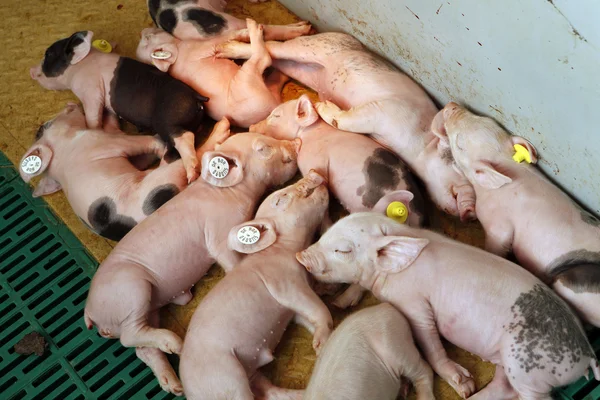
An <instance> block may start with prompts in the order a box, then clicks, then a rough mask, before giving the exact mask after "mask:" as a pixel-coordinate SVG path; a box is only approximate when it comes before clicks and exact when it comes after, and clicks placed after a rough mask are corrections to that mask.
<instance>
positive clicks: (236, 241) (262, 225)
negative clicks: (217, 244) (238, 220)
mask: <svg viewBox="0 0 600 400" xmlns="http://www.w3.org/2000/svg"><path fill="white" fill-rule="evenodd" d="M275 240H277V232H275V227H274V226H273V223H272V222H271V220H269V219H267V218H259V219H255V220H253V221H249V222H245V223H243V224H240V225H238V226H235V227H233V228H232V229H231V231H229V237H228V238H227V244H228V246H229V248H230V249H231V250H235V251H237V252H238V253H244V254H252V253H257V252H259V251H261V250H264V249H266V248H267V247H269V246H270V245H272V244H273V243H275Z"/></svg>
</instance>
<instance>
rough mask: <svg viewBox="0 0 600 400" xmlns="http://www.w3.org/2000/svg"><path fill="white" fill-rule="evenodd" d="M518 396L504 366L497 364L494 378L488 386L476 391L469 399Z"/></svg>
mask: <svg viewBox="0 0 600 400" xmlns="http://www.w3.org/2000/svg"><path fill="white" fill-rule="evenodd" d="M516 397H517V392H516V391H515V390H514V389H513V388H512V386H511V385H510V382H509V381H508V378H507V376H506V374H505V373H504V368H502V366H501V365H496V372H495V374H494V379H492V381H491V382H490V383H488V384H487V386H486V387H484V388H483V389H481V390H480V391H479V392H477V393H475V394H474V395H473V396H471V397H469V399H474V400H510V399H514V398H516Z"/></svg>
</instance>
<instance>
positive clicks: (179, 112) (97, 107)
mask: <svg viewBox="0 0 600 400" xmlns="http://www.w3.org/2000/svg"><path fill="white" fill-rule="evenodd" d="M93 35H94V34H93V32H91V31H81V32H76V33H74V34H73V35H71V36H70V37H69V38H66V39H61V40H59V41H57V42H55V43H54V44H52V45H51V46H50V47H48V49H47V50H46V53H45V55H44V59H43V60H42V63H41V64H40V65H37V66H35V67H33V68H31V70H30V74H31V77H32V78H33V79H34V80H36V81H38V83H39V84H40V85H41V86H42V87H44V88H46V89H51V90H66V89H70V90H72V91H73V93H74V94H75V95H76V96H77V97H79V99H80V100H81V101H82V102H83V108H84V110H85V119H86V122H87V126H88V128H90V129H96V128H99V127H101V126H102V115H103V112H104V110H105V108H106V110H108V111H109V112H113V113H116V114H117V115H119V116H120V117H122V118H123V119H125V120H127V121H129V122H131V123H132V124H134V125H136V126H137V127H138V128H139V129H149V130H151V131H153V132H155V133H157V134H158V135H159V136H160V138H161V139H162V140H163V141H164V142H165V143H166V144H167V147H168V149H169V150H170V151H172V150H173V148H175V149H176V150H177V151H178V152H179V155H180V156H181V158H182V160H183V164H184V166H185V170H186V174H187V178H188V182H192V181H194V180H195V179H196V178H197V177H198V168H199V165H198V159H197V158H196V152H195V151H194V132H196V131H197V130H198V129H199V128H200V123H201V122H202V118H203V117H204V106H203V103H204V102H205V101H207V100H208V99H207V98H206V97H204V96H201V95H199V94H198V93H196V92H195V91H194V90H193V89H192V88H190V87H189V86H187V85H186V84H184V83H183V82H180V81H178V80H176V79H174V78H172V77H170V76H169V75H168V74H165V73H164V72H161V71H158V70H156V68H153V67H152V66H150V65H146V64H144V63H141V62H139V61H137V60H133V59H131V58H127V57H120V56H119V55H117V54H114V53H103V52H101V51H99V50H96V49H95V48H92V37H93Z"/></svg>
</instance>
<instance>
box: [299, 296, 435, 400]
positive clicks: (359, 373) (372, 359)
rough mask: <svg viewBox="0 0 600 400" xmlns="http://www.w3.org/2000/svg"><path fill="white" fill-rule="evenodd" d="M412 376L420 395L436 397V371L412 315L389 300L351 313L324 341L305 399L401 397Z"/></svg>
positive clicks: (428, 398)
mask: <svg viewBox="0 0 600 400" xmlns="http://www.w3.org/2000/svg"><path fill="white" fill-rule="evenodd" d="M402 377H407V378H408V379H409V380H410V381H412V382H413V384H414V386H415V388H416V391H417V400H434V399H435V397H434V395H433V371H432V370H431V367H430V366H429V364H427V363H426V362H425V361H424V360H423V359H422V358H421V354H419V350H417V347H416V346H415V343H414V342H413V338H412V334H411V332H410V325H409V324H408V321H406V318H404V316H403V315H402V314H401V313H399V312H398V310H396V309H395V308H394V307H393V306H392V305H390V304H388V303H383V304H379V305H377V306H374V307H369V308H365V309H363V310H361V311H358V312H356V313H354V314H352V315H350V316H349V317H347V318H346V319H345V320H344V321H343V322H342V323H341V324H340V326H338V327H337V328H336V329H335V331H333V334H332V335H331V337H330V338H329V340H328V341H327V343H326V344H325V346H324V347H323V350H322V351H321V354H320V355H319V358H318V359H317V362H316V364H315V367H314V369H313V372H312V376H311V377H310V381H309V382H308V386H307V387H306V391H305V392H304V397H303V398H302V399H303V400H338V399H344V400H365V399H376V400H396V398H397V397H398V392H399V391H400V389H401V387H402V384H403V380H402Z"/></svg>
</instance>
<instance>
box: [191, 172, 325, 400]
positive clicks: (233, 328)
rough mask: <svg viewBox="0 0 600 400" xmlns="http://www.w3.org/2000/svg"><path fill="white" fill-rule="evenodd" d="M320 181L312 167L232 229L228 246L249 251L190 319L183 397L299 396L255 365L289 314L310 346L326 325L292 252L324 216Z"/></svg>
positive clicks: (319, 341)
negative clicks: (308, 333) (306, 332)
mask: <svg viewBox="0 0 600 400" xmlns="http://www.w3.org/2000/svg"><path fill="white" fill-rule="evenodd" d="M324 183H325V182H324V179H323V177H322V176H320V175H319V174H317V173H316V172H314V171H311V172H310V173H308V174H307V175H306V176H305V177H304V178H302V179H301V180H299V181H298V182H297V183H295V184H294V185H291V186H288V187H286V188H284V189H281V190H279V191H277V192H275V193H273V194H271V195H270V196H269V197H267V198H266V199H265V200H264V201H263V203H262V204H261V206H260V207H259V209H258V211H257V212H256V218H255V219H254V220H252V221H250V222H245V223H242V224H241V225H238V226H236V227H235V228H233V229H232V230H231V232H230V234H229V245H230V247H231V248H232V249H235V250H236V251H239V252H241V253H246V254H249V255H248V256H247V257H246V258H245V259H244V260H243V261H242V262H241V263H240V264H239V265H238V266H236V267H235V269H234V270H233V271H232V272H231V273H229V274H228V275H227V276H226V277H225V279H223V280H222V281H221V282H219V283H218V284H217V286H215V287H214V288H213V289H212V290H211V291H210V292H209V293H208V295H207V296H206V297H205V298H204V299H203V300H202V303H200V305H199V306H198V308H197V309H196V311H195V313H194V316H193V317H192V320H191V321H190V325H189V328H188V331H187V333H186V336H185V343H184V345H183V351H182V353H181V363H180V371H181V381H182V383H183V388H184V391H185V395H186V397H187V398H188V399H190V400H200V399H201V400H222V399H236V400H253V399H254V398H255V397H254V396H255V395H257V397H258V398H263V397H260V396H264V397H265V398H273V399H274V398H281V399H283V398H285V399H289V400H291V399H301V398H302V396H301V393H300V392H297V391H286V390H284V389H280V388H275V387H273V386H272V385H271V384H270V382H269V381H268V380H267V379H266V378H264V377H262V376H261V374H260V372H258V369H259V368H260V367H262V366H264V365H266V364H268V363H270V362H271V361H272V360H273V351H274V350H275V347H276V346H277V344H278V343H279V340H280V339H281V336H282V335H283V333H284V331H285V329H286V327H287V325H288V324H289V323H290V321H291V320H292V318H294V315H298V316H299V320H300V321H302V322H303V324H305V325H306V326H307V328H308V329H309V330H310V331H311V332H313V334H314V339H313V347H314V348H315V350H318V349H319V348H320V347H321V346H322V345H323V344H324V343H325V341H326V340H327V338H328V337H329V334H330V332H331V329H332V325H333V321H332V319H331V315H330V313H329V311H328V310H327V307H326V306H325V304H323V302H322V301H321V299H319V297H318V296H317V295H316V294H315V292H313V290H312V289H311V287H310V285H309V281H308V274H307V273H306V271H305V270H304V268H302V266H301V265H300V264H298V262H297V261H296V259H295V257H294V255H295V254H296V252H297V251H300V250H302V249H303V248H305V247H306V246H308V245H309V244H310V243H312V239H313V237H314V235H315V232H316V231H317V229H318V227H319V226H320V224H321V221H322V219H323V217H324V215H325V212H326V210H327V206H328V203H329V194H328V191H327V187H326V186H325V184H324ZM253 392H254V393H253ZM277 395H280V396H282V397H278V396H277ZM286 395H287V396H286ZM283 396H285V397H283Z"/></svg>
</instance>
